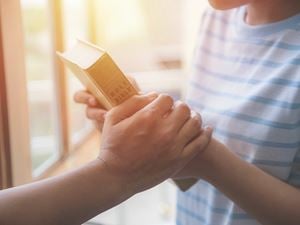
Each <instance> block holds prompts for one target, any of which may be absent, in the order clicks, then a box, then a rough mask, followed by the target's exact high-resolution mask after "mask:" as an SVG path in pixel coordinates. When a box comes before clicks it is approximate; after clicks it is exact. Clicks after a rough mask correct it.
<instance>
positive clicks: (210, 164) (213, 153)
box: [194, 138, 227, 182]
mask: <svg viewBox="0 0 300 225" xmlns="http://www.w3.org/2000/svg"><path fill="white" fill-rule="evenodd" d="M225 151H227V148H226V147H225V146H224V145H223V144H222V143H220V142H219V141H217V140H216V139H214V138H212V140H211V141H210V143H209V145H208V146H207V148H206V149H205V150H204V151H203V152H202V153H200V154H199V155H198V156H197V157H198V158H199V161H198V162H199V163H197V165H198V166H199V168H197V169H196V170H195V172H196V173H195V174H194V176H195V177H197V178H200V179H204V180H206V181H208V182H209V181H211V179H212V178H213V177H214V176H215V174H217V173H218V172H217V171H218V164H219V160H220V159H221V158H222V157H223V154H224V153H225Z"/></svg>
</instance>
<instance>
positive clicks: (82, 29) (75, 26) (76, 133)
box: [62, 0, 92, 150]
mask: <svg viewBox="0 0 300 225" xmlns="http://www.w3.org/2000/svg"><path fill="white" fill-rule="evenodd" d="M62 10H63V15H64V16H63V21H62V23H63V28H64V29H63V30H64V31H63V34H64V37H63V38H64V40H63V41H64V46H65V47H66V48H69V47H71V46H72V44H73V43H74V40H76V39H78V38H79V39H82V40H90V37H89V14H88V10H89V8H88V4H87V3H86V1H84V0H79V1H74V0H73V1H72V0H63V1H62ZM65 72H66V74H67V83H68V87H67V89H68V93H67V96H68V106H69V127H68V129H69V135H70V137H69V139H70V140H71V148H72V149H73V150H74V147H76V145H77V144H78V143H80V141H81V140H82V139H83V138H84V136H85V135H86V134H88V133H89V131H90V130H91V129H92V124H91V123H90V122H89V121H88V120H87V119H86V118H85V108H84V106H82V105H79V104H76V103H75V102H74V100H73V95H74V93H75V92H76V91H78V90H81V89H85V88H84V87H83V86H82V85H81V83H80V82H79V81H78V80H77V79H76V77H75V76H74V75H73V74H72V73H71V72H70V71H68V70H67V71H65Z"/></svg>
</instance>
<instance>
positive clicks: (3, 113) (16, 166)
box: [0, 0, 93, 188]
mask: <svg viewBox="0 0 300 225" xmlns="http://www.w3.org/2000/svg"><path fill="white" fill-rule="evenodd" d="M47 4H48V6H49V7H48V12H49V14H48V16H49V17H51V20H50V21H51V24H50V34H51V37H50V39H51V43H52V46H51V49H52V56H51V60H52V62H51V63H52V68H53V75H54V79H53V82H54V87H55V90H54V93H55V105H56V109H55V113H56V132H58V135H57V136H58V137H59V138H58V146H57V148H58V149H57V150H58V152H59V154H58V157H53V158H50V159H49V160H46V161H45V162H44V163H43V165H42V166H41V167H40V168H38V169H37V171H32V162H31V152H30V148H31V145H30V134H29V133H30V132H29V131H30V126H29V101H28V90H27V76H26V66H25V59H26V58H25V57H26V56H25V43H24V30H23V29H24V28H23V21H22V7H21V1H20V0H10V1H6V0H0V78H1V82H0V83H1V84H0V100H1V102H0V103H1V106H0V141H1V145H0V156H1V159H0V175H1V178H0V188H5V187H10V186H16V185H20V184H24V183H28V182H30V181H32V180H39V179H42V178H45V177H47V176H48V174H50V173H51V171H53V170H54V169H55V168H57V167H58V166H59V165H60V164H61V163H62V162H63V161H64V159H65V158H67V157H68V155H69V154H70V153H71V152H73V151H71V148H73V149H74V148H75V149H77V148H79V147H80V146H81V145H82V144H84V143H85V142H86V141H87V139H88V138H89V137H90V135H91V134H92V131H87V133H86V135H82V137H81V140H80V141H79V143H75V144H72V143H71V138H70V130H69V126H68V123H69V121H68V116H69V113H68V110H69V109H68V96H67V95H68V93H67V91H68V88H67V84H68V83H67V82H68V81H67V79H66V72H65V69H64V66H63V64H62V63H61V62H60V61H59V60H58V58H57V56H56V51H57V50H58V51H62V50H64V34H63V16H62V0H48V1H47ZM91 18H93V17H91ZM89 22H90V21H89ZM89 35H90V34H89ZM12 62H13V63H12ZM16 65H17V66H16ZM4 81H5V83H4ZM15 90H18V91H15ZM20 112H22V113H20ZM88 132H89V133H88Z"/></svg>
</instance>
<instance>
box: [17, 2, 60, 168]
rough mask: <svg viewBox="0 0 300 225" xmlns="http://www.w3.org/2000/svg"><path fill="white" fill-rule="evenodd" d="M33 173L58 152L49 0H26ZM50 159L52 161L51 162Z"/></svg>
mask: <svg viewBox="0 0 300 225" xmlns="http://www.w3.org/2000/svg"><path fill="white" fill-rule="evenodd" d="M21 3H22V13H23V24H24V32H25V44H26V45H25V46H26V72H27V81H28V96H29V104H30V106H29V109H30V112H29V113H30V133H31V157H32V169H33V173H35V172H37V171H39V170H40V169H41V168H42V167H44V166H45V164H48V163H49V162H50V161H52V160H54V159H55V158H56V157H57V156H58V147H57V146H58V139H57V137H56V135H55V134H57V132H55V129H56V127H55V116H56V114H55V108H56V107H55V95H54V81H53V68H52V67H53V66H52V65H53V64H52V62H53V61H52V56H53V54H52V49H51V48H52V41H51V33H50V24H49V6H48V1H47V0H38V1H37V0H22V1H21ZM47 162H48V163H47Z"/></svg>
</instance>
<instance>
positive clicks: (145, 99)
mask: <svg viewBox="0 0 300 225" xmlns="http://www.w3.org/2000/svg"><path fill="white" fill-rule="evenodd" d="M157 97H158V94H156V93H150V94H147V95H135V96H133V97H131V98H130V99H128V100H126V101H125V102H123V103H122V104H120V105H119V106H116V107H115V108H113V109H112V110H110V111H109V112H108V113H107V114H106V117H105V118H106V119H107V120H108V123H111V124H113V125H114V124H117V123H119V122H121V121H122V120H124V119H126V118H128V117H130V116H132V115H133V114H134V113H136V112H138V111H139V110H141V109H143V108H144V107H145V106H146V105H148V104H149V103H151V102H152V101H153V100H155V99H156V98H157Z"/></svg>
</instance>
